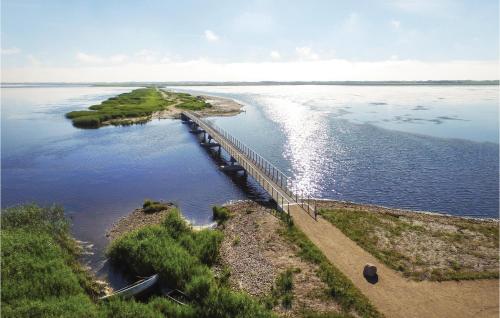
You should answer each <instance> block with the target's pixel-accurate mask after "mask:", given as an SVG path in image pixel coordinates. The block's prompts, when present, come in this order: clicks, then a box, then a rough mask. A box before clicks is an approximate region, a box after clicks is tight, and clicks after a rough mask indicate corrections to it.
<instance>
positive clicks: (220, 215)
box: [212, 206, 231, 225]
mask: <svg viewBox="0 0 500 318" xmlns="http://www.w3.org/2000/svg"><path fill="white" fill-rule="evenodd" d="M212 215H213V219H214V220H215V221H216V222H217V224H219V225H222V224H224V223H225V222H226V221H227V220H229V218H230V217H231V212H230V211H229V209H228V208H226V207H223V206H214V207H213V208H212Z"/></svg>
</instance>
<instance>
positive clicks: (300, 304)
mask: <svg viewBox="0 0 500 318" xmlns="http://www.w3.org/2000/svg"><path fill="white" fill-rule="evenodd" d="M227 208H228V209H229V210H230V211H231V213H232V217H231V219H229V220H228V221H227V222H226V223H225V224H224V225H223V226H222V227H221V229H222V230H223V232H224V241H223V243H222V245H221V252H220V253H221V268H224V269H225V271H228V270H229V271H230V273H231V274H230V277H229V284H230V286H231V287H232V288H233V289H236V290H244V291H246V292H248V293H249V294H251V295H253V296H256V297H260V298H261V299H262V300H263V301H264V303H266V305H267V306H268V307H269V308H272V309H273V311H274V312H276V313H277V314H278V315H280V316H283V317H303V316H305V315H308V314H310V313H315V314H316V315H317V317H351V315H350V314H351V313H350V310H349V309H348V310H347V311H346V309H345V308H343V307H342V305H341V304H340V303H339V302H338V300H337V299H336V298H334V297H332V295H331V294H330V288H329V286H328V285H327V284H326V283H325V282H324V281H323V280H322V278H321V277H320V275H321V269H320V265H318V264H316V263H314V262H311V261H308V260H307V259H304V258H303V257H301V256H300V254H301V248H300V247H299V246H297V245H296V244H294V243H293V241H292V240H289V239H288V238H287V236H286V235H284V234H283V233H284V232H287V226H286V224H285V222H283V221H282V220H280V219H279V218H277V217H276V216H275V215H274V213H276V211H274V210H273V209H269V208H266V207H264V206H262V205H259V204H257V203H255V202H248V201H247V202H238V203H233V204H231V205H229V206H227ZM235 241H238V244H235V243H234V242H235ZM219 271H224V270H221V269H219ZM285 278H286V279H285ZM339 279H340V278H339ZM283 280H285V281H287V283H289V282H290V280H291V281H292V283H291V285H292V286H293V287H292V288H283V287H282V285H287V284H284V283H283Z"/></svg>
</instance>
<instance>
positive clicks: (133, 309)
mask: <svg viewBox="0 0 500 318" xmlns="http://www.w3.org/2000/svg"><path fill="white" fill-rule="evenodd" d="M155 304H158V302H155V303H154V304H144V303H140V302H136V301H134V300H133V299H132V300H123V299H120V298H115V299H110V300H109V301H105V302H102V303H101V312H102V314H103V316H104V317H113V318H135V317H144V318H164V317H165V316H164V314H163V312H162V311H161V310H160V308H158V306H154V305H155Z"/></svg>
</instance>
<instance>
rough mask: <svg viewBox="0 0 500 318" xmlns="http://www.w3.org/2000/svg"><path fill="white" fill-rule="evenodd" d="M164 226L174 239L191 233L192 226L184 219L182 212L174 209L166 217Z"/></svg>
mask: <svg viewBox="0 0 500 318" xmlns="http://www.w3.org/2000/svg"><path fill="white" fill-rule="evenodd" d="M162 225H163V226H164V228H165V229H166V230H167V231H168V233H170V235H171V236H172V237H173V238H178V237H180V236H181V235H182V234H186V233H190V232H191V228H190V226H189V225H188V224H187V222H186V221H185V220H184V219H183V218H182V215H181V212H180V211H179V210H178V209H172V211H170V213H169V214H167V216H166V217H165V220H163V223H162Z"/></svg>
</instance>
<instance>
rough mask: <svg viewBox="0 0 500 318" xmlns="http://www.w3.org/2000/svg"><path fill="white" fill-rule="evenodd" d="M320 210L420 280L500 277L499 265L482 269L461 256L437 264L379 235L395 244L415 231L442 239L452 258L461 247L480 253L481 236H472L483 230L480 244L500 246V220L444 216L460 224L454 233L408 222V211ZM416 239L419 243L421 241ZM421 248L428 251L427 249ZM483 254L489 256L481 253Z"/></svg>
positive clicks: (362, 243)
mask: <svg viewBox="0 0 500 318" xmlns="http://www.w3.org/2000/svg"><path fill="white" fill-rule="evenodd" d="M320 214H321V215H322V216H323V217H324V218H325V219H326V220H328V221H329V222H331V223H332V224H334V225H335V226H336V227H338V228H339V229H340V230H341V231H342V232H343V233H344V234H345V235H346V236H348V237H349V238H350V239H352V240H353V241H355V242H356V243H357V244H358V245H359V246H361V247H362V248H363V249H365V250H366V251H368V252H369V253H371V254H372V255H373V256H375V257H376V258H378V259H379V260H380V261H382V262H383V263H384V264H386V265H388V266H389V267H391V268H393V269H394V270H397V271H400V272H401V273H402V274H403V275H404V276H406V277H410V278H413V279H416V280H423V279H429V280H437V281H443V280H464V279H482V278H498V277H499V276H498V268H495V269H494V270H489V271H482V272H481V271H479V272H478V271H474V270H473V268H469V267H470V266H471V265H470V264H469V263H468V264H462V262H458V261H457V260H450V261H449V266H448V268H435V267H434V265H433V264H428V263H426V262H425V261H424V260H423V258H422V256H421V255H420V254H418V252H417V254H416V255H414V256H412V255H413V254H415V252H412V253H411V255H410V253H408V254H404V252H402V251H397V250H396V249H394V248H391V247H390V246H387V247H381V246H379V244H378V239H379V238H378V236H377V234H376V233H379V234H378V235H380V233H384V235H385V237H386V239H387V240H388V241H389V242H390V243H391V244H398V242H400V238H401V237H402V235H404V234H406V233H415V234H416V237H418V238H420V239H429V240H431V241H441V242H443V244H445V245H447V246H448V247H449V250H450V258H452V259H453V258H454V257H456V252H454V251H455V250H459V251H460V253H461V255H462V256H465V255H467V254H471V255H473V254H474V253H478V252H477V251H476V248H475V247H474V245H473V242H474V241H476V240H477V237H475V238H474V237H472V236H471V235H474V233H479V234H480V237H481V240H482V241H481V242H480V245H482V246H483V247H485V246H487V245H491V246H490V247H491V248H494V249H495V250H498V239H499V235H498V233H499V231H498V224H496V225H495V224H490V223H478V222H473V221H470V220H465V219H450V218H443V219H442V222H444V223H443V224H445V225H446V226H452V227H453V226H454V227H456V228H457V231H456V232H453V233H450V232H447V231H444V230H440V229H439V228H438V229H431V228H429V227H426V226H424V225H425V222H426V221H424V223H422V224H420V223H418V225H415V224H413V223H411V222H408V221H407V220H406V219H407V218H408V217H411V215H408V217H407V218H400V216H398V215H395V214H390V213H371V212H367V211H360V210H351V209H349V210H347V209H346V210H343V209H331V210H321V211H320ZM432 222H435V223H439V222H440V219H439V217H434V219H433V221H432ZM471 233H472V234H471ZM414 243H415V244H417V243H418V242H414ZM399 245H400V244H399ZM415 246H417V245H415ZM430 249H432V247H430ZM429 251H430V250H429ZM420 252H421V253H423V254H425V253H426V251H420ZM430 252H432V251H430ZM495 254H497V253H495ZM480 257H486V256H484V255H480ZM462 258H463V257H462ZM496 260H497V262H498V255H496ZM468 266H469V267H468Z"/></svg>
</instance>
